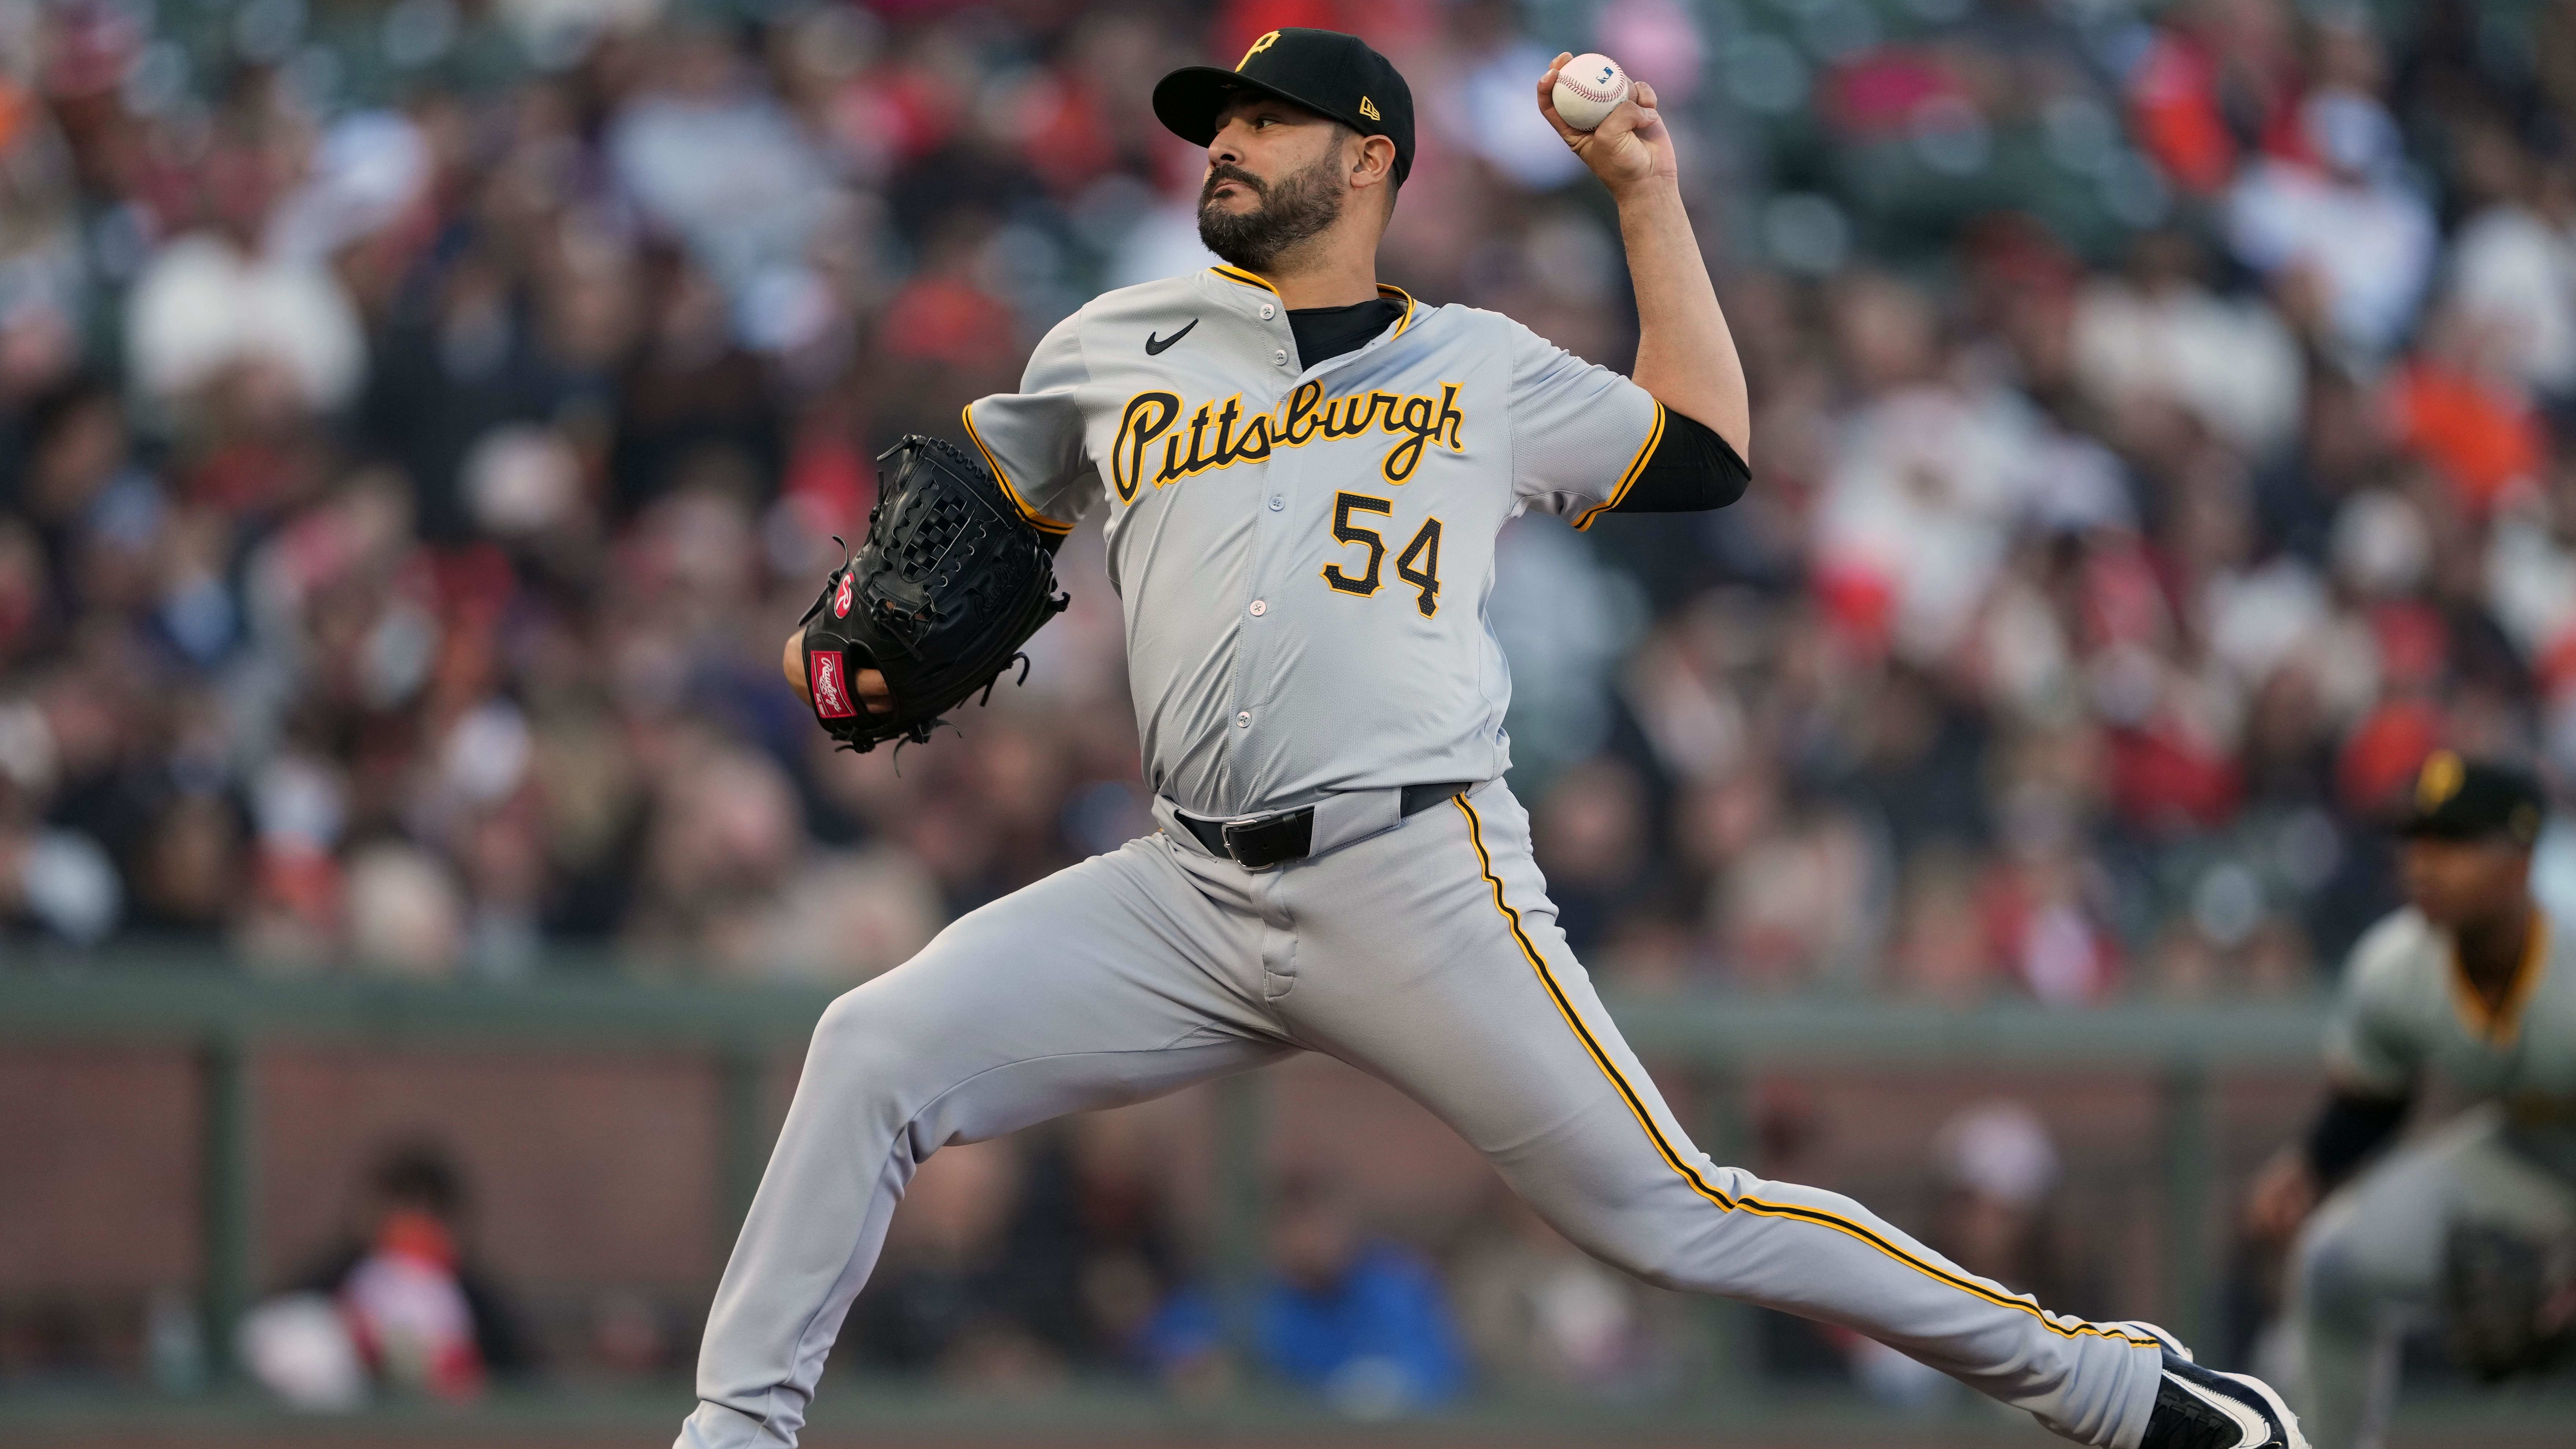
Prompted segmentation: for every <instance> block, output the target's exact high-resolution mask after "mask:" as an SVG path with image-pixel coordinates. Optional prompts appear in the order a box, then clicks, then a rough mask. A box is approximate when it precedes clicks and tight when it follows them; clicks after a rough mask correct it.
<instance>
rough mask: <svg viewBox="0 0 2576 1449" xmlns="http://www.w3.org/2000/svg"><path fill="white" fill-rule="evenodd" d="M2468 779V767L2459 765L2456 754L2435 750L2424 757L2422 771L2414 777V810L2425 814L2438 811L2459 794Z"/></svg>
mask: <svg viewBox="0 0 2576 1449" xmlns="http://www.w3.org/2000/svg"><path fill="white" fill-rule="evenodd" d="M2468 778H2469V767H2468V766H2466V765H2464V764H2461V763H2460V757H2459V756H2458V755H2457V754H2454V753H2453V752H2451V751H2449V750H2435V751H2434V752H2433V753H2432V754H2430V755H2427V756H2425V758H2424V769H2423V771H2422V772H2421V773H2420V774H2418V775H2416V777H2415V808H2416V809H2418V810H2422V811H2427V812H2430V811H2433V810H2438V809H2440V808H2441V806H2442V802H2443V801H2445V800H2448V799H2450V798H2451V797H2452V796H2454V795H2457V794H2459V793H2460V787H2461V786H2462V785H2464V784H2466V783H2468Z"/></svg>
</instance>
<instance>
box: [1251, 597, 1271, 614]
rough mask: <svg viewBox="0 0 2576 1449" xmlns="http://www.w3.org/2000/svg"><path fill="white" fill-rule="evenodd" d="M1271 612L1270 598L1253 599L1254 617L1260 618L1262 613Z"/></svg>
mask: <svg viewBox="0 0 2576 1449" xmlns="http://www.w3.org/2000/svg"><path fill="white" fill-rule="evenodd" d="M1269 612H1270V603H1269V601H1268V600H1266V599H1255V600H1253V601H1252V617H1254V618H1256V619H1258V618H1260V617H1261V616H1262V615H1264V614H1267V613H1269Z"/></svg>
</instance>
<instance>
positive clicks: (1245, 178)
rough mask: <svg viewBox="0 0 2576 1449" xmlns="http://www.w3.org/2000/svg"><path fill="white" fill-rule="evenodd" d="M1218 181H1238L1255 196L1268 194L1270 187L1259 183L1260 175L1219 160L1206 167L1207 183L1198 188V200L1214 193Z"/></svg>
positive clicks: (1205, 199) (1203, 199)
mask: <svg viewBox="0 0 2576 1449" xmlns="http://www.w3.org/2000/svg"><path fill="white" fill-rule="evenodd" d="M1220 181H1239V182H1241V183H1243V184H1244V185H1245V186H1248V187H1250V188H1252V194H1253V195H1255V196H1260V197H1267V196H1268V195H1269V194H1270V188H1269V187H1267V186H1264V185H1262V184H1261V178H1260V177H1258V176H1255V175H1253V174H1252V173H1251V172H1249V171H1246V170H1244V169H1243V168H1242V167H1240V166H1235V165H1230V164H1228V163H1226V162H1223V161H1220V162H1217V163H1216V164H1215V165H1212V166H1210V167H1208V178H1207V184H1206V185H1204V186H1201V187H1200V188H1199V200H1200V201H1201V202H1202V203H1204V202H1206V201H1208V200H1210V199H1211V198H1213V197H1214V196H1215V195H1216V186H1217V183H1218V182H1220Z"/></svg>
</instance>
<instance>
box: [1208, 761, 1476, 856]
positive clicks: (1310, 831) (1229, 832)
mask: <svg viewBox="0 0 2576 1449" xmlns="http://www.w3.org/2000/svg"><path fill="white" fill-rule="evenodd" d="M1475 783H1476V782H1475V781H1473V780H1451V781H1449V782H1448V783H1446V784H1441V785H1407V786H1405V787H1404V806H1403V813H1404V814H1406V815H1419V814H1421V813H1422V812H1423V811H1425V810H1428V809H1430V808H1431V807H1432V806H1434V805H1437V804H1439V803H1440V802H1441V801H1443V800H1446V799H1449V798H1450V797H1451V796H1454V795H1457V794H1460V793H1461V792H1463V791H1465V790H1467V789H1468V788H1469V787H1471V786H1473V785H1474V784H1475ZM1172 815H1173V818H1175V819H1177V820H1179V821H1180V822H1181V824H1182V826H1183V827H1184V828H1186V829H1187V830H1188V831H1189V832H1190V834H1192V835H1194V836H1197V837H1198V842H1199V844H1201V845H1204V846H1206V847H1207V848H1208V854H1210V855H1222V856H1224V857H1226V858H1227V859H1229V860H1232V861H1233V862H1234V863H1235V864H1237V865H1239V866H1242V867H1243V868H1244V869H1245V870H1266V869H1268V868H1269V867H1271V866H1274V865H1279V864H1282V863H1284V862H1287V861H1291V860H1304V859H1305V858H1306V856H1307V853H1308V852H1309V851H1311V850H1313V849H1314V846H1315V807H1314V806H1312V805H1307V806H1303V807H1301V808H1299V809H1295V810H1282V811H1280V812H1279V813H1278V814H1276V815H1255V816H1253V817H1251V818H1250V819H1246V820H1201V819H1198V818H1197V817H1195V816H1190V815H1183V814H1181V813H1180V812H1179V811H1177V810H1175V811H1173V812H1172Z"/></svg>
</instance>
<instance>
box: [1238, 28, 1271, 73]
mask: <svg viewBox="0 0 2576 1449" xmlns="http://www.w3.org/2000/svg"><path fill="white" fill-rule="evenodd" d="M1278 43H1279V32H1278V31H1276V30H1274V31H1272V32H1270V33H1269V34H1268V35H1265V36H1263V37H1261V38H1260V39H1259V40H1256V41H1254V42H1252V48H1251V49H1250V50H1247V51H1245V52H1244V53H1243V59H1241V60H1238V61H1236V62H1235V63H1234V68H1235V69H1236V70H1241V69H1243V68H1244V67H1245V66H1247V65H1250V64H1252V58H1253V57H1254V56H1256V55H1259V54H1260V53H1261V52H1263V51H1265V50H1268V49H1269V48H1270V47H1272V46H1274V45H1277V44H1278Z"/></svg>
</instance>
